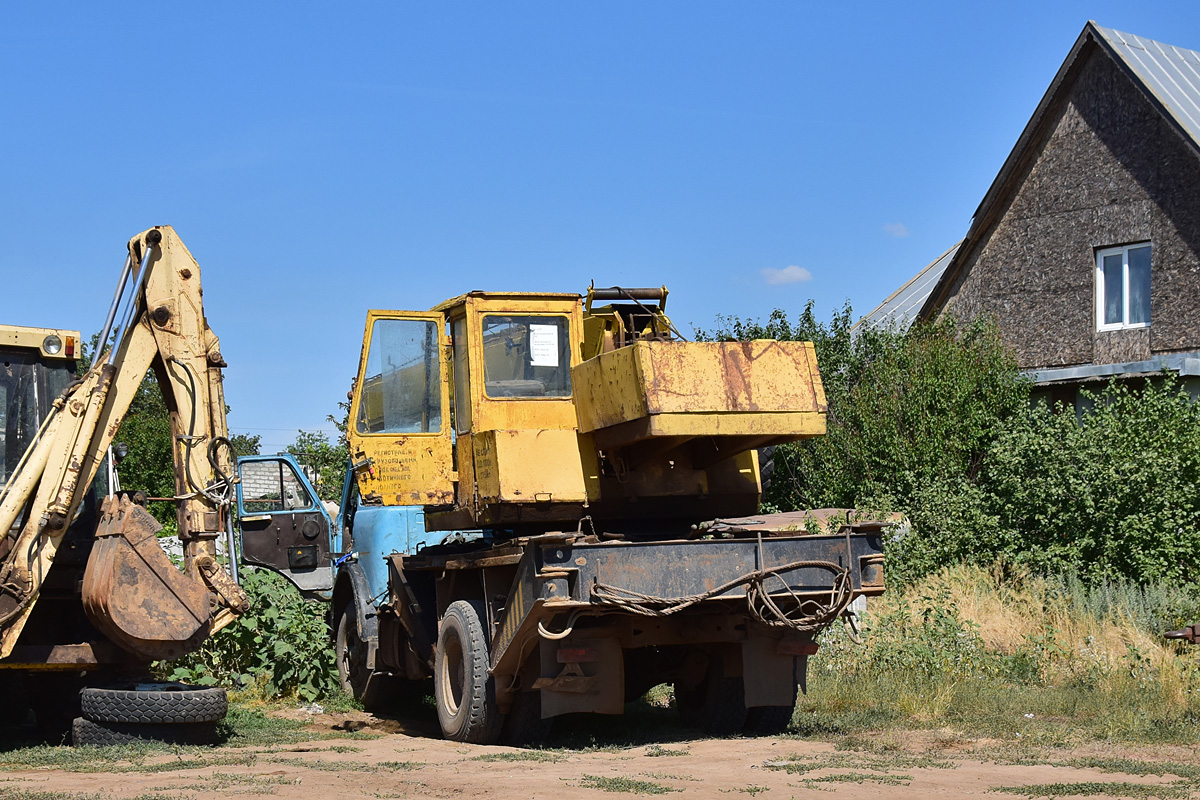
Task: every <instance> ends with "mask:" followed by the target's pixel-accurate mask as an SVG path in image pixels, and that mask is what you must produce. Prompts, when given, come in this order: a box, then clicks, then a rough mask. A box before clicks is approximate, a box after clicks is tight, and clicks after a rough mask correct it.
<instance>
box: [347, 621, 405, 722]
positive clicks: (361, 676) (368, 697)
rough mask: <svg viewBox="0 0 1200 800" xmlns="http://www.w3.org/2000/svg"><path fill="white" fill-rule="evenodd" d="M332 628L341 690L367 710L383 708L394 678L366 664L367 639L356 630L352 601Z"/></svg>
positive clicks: (356, 622)
mask: <svg viewBox="0 0 1200 800" xmlns="http://www.w3.org/2000/svg"><path fill="white" fill-rule="evenodd" d="M334 631H335V634H334V646H335V648H336V654H337V665H338V681H339V682H340V683H341V686H342V691H344V692H345V693H346V694H348V695H350V696H351V697H353V698H354V699H355V700H357V701H358V702H360V703H362V706H363V708H364V709H366V710H367V711H372V712H374V711H382V710H385V709H386V708H387V707H388V706H389V705H390V704H391V701H392V697H393V692H392V689H393V688H394V686H395V679H394V678H392V676H391V675H383V674H380V673H374V672H372V671H371V670H370V669H369V668H368V667H367V643H366V642H364V641H363V640H362V637H360V636H359V634H358V607H357V606H356V605H355V603H354V602H353V601H352V602H350V603H347V604H346V606H345V607H344V608H343V609H342V611H341V613H340V614H338V618H337V627H335V628H334Z"/></svg>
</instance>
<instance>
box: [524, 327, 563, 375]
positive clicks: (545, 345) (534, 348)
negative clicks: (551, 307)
mask: <svg viewBox="0 0 1200 800" xmlns="http://www.w3.org/2000/svg"><path fill="white" fill-rule="evenodd" d="M529 363H530V364H532V365H533V366H535V367H557V366H558V326H557V325H530V326H529Z"/></svg>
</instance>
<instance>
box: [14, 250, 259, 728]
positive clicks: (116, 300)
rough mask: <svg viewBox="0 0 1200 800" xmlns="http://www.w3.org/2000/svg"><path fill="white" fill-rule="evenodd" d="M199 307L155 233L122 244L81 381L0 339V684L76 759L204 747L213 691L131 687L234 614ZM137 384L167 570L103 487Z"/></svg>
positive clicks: (226, 496) (183, 271)
mask: <svg viewBox="0 0 1200 800" xmlns="http://www.w3.org/2000/svg"><path fill="white" fill-rule="evenodd" d="M201 294H202V292H201V284H200V269H199V266H198V265H197V263H196V260H195V259H194V258H193V257H192V255H191V253H190V252H189V251H188V249H187V247H186V246H185V245H184V243H183V242H182V240H180V238H179V236H178V235H177V234H176V233H175V231H174V229H172V228H171V227H170V226H158V227H154V228H150V229H149V230H146V231H144V232H142V233H139V234H138V235H137V236H134V237H133V238H132V239H130V240H129V242H128V246H127V256H126V259H125V263H124V266H123V268H122V270H121V274H120V279H119V281H118V284H117V289H116V292H115V293H114V295H113V299H112V303H111V305H110V307H109V309H108V314H107V317H106V319H105V322H104V325H103V327H102V329H101V333H100V335H99V338H98V342H99V345H98V347H97V351H98V353H97V356H96V358H95V359H94V362H93V363H92V364H91V366H90V368H89V369H88V370H87V371H86V372H85V373H84V374H83V375H81V376H78V377H76V376H75V374H74V373H75V370H74V368H73V367H74V362H75V361H76V360H77V359H78V357H79V355H80V353H79V350H80V344H81V343H80V341H79V334H78V332H75V331H61V330H52V329H31V328H18V327H14V326H0V400H2V401H3V408H0V414H2V416H0V425H2V426H3V438H2V439H0V448H2V449H0V456H2V457H0V461H2V462H3V464H0V469H2V473H0V475H2V477H3V479H4V481H5V483H4V486H3V489H2V490H0V535H2V538H0V681H3V684H0V685H3V687H4V688H5V689H6V690H7V691H6V696H8V697H18V696H22V697H26V698H28V702H29V705H30V706H31V707H32V710H33V712H34V715H35V716H36V720H37V722H38V725H39V728H41V729H42V730H43V731H44V732H48V733H54V734H58V732H59V731H62V730H63V728H64V727H65V726H66V725H69V726H70V729H71V731H72V734H73V737H74V739H75V742H76V743H77V744H112V743H117V742H121V741H129V740H133V739H141V738H163V739H167V740H173V741H179V742H186V741H195V740H203V739H205V738H210V737H211V736H212V735H213V731H214V730H215V726H216V723H217V721H218V720H219V719H220V718H221V717H222V716H223V715H224V713H225V709H226V701H225V693H224V690H223V689H202V688H198V687H187V686H183V685H181V684H161V683H153V682H150V681H149V680H148V679H147V677H146V676H147V675H148V668H149V666H150V664H151V662H153V661H156V660H161V659H174V658H178V657H180V656H182V655H185V654H186V653H188V652H191V651H193V650H195V649H196V648H198V647H199V646H200V644H201V643H202V642H203V641H204V640H205V639H206V638H207V637H208V636H211V635H212V634H213V633H215V632H216V631H218V630H220V629H221V628H222V627H224V626H225V625H227V624H229V623H230V622H232V621H233V620H234V619H235V618H236V617H237V615H238V614H240V613H243V612H244V611H246V610H247V609H248V608H249V602H248V600H247V598H246V595H245V593H244V592H243V591H242V589H241V588H240V587H239V585H238V582H237V571H236V565H234V564H229V565H226V564H224V563H223V562H222V559H221V558H220V557H219V554H218V548H217V545H218V541H219V540H222V539H228V540H231V539H232V536H233V532H232V519H231V516H230V503H231V499H232V498H233V496H234V491H235V489H234V481H233V479H232V478H231V476H232V475H233V467H232V464H233V460H234V457H233V452H232V448H231V445H230V442H229V439H228V436H227V428H226V419H225V398H224V392H223V388H222V372H221V370H222V368H223V367H225V366H226V364H225V361H224V359H223V358H222V356H221V350H220V343H219V340H218V339H217V336H216V335H215V334H214V333H213V331H212V330H211V329H210V328H209V326H208V323H207V320H206V319H205V316H204V308H203V304H202V302H201ZM151 369H152V370H154V373H155V375H156V376H157V378H158V384H159V386H160V387H161V389H162V391H163V395H164V400H165V402H166V405H167V408H168V409H169V411H170V418H171V432H172V437H173V440H174V461H175V500H176V501H177V505H178V512H177V522H178V534H179V538H180V540H181V541H182V543H183V559H182V562H183V563H182V565H179V566H177V565H176V564H175V563H173V562H172V561H171V559H170V558H169V557H168V556H167V555H166V553H165V552H164V550H163V549H162V548H161V547H160V546H159V544H158V537H157V533H158V532H159V530H160V529H161V526H160V525H159V524H158V522H157V521H156V520H155V519H154V517H153V516H151V515H150V513H149V512H148V511H147V510H146V509H145V508H144V507H143V505H140V504H138V503H137V502H135V500H134V499H133V498H131V497H130V496H129V495H120V496H117V495H114V494H112V493H111V492H110V491H109V488H110V486H111V485H112V482H111V481H110V480H107V479H106V471H107V468H108V466H109V462H110V460H111V457H110V456H109V452H110V445H112V444H113V439H114V437H115V435H116V433H117V430H118V428H119V427H120V425H121V422H122V420H123V419H124V418H125V415H126V413H127V412H128V410H129V406H130V402H131V401H132V399H133V397H134V396H135V394H136V392H137V391H138V388H139V386H140V385H141V384H142V381H143V380H144V378H145V377H146V375H147V372H148V371H149V370H151ZM22 689H23V691H22ZM10 709H12V710H11V711H10V713H13V712H14V711H15V710H16V704H13V705H11V706H10ZM22 713H24V712H23V711H22ZM10 721H11V720H10Z"/></svg>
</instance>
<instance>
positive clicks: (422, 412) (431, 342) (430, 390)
mask: <svg viewBox="0 0 1200 800" xmlns="http://www.w3.org/2000/svg"><path fill="white" fill-rule="evenodd" d="M355 425H356V427H357V428H358V432H359V433H439V432H440V431H441V430H442V364H441V358H440V355H439V353H438V325H437V323H436V322H434V321H432V320H416V319H380V320H376V321H375V323H374V325H372V326H371V344H370V349H369V350H368V351H367V368H366V371H365V373H364V376H363V385H362V387H361V394H360V396H359V400H358V415H357V420H356V422H355Z"/></svg>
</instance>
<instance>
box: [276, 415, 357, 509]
mask: <svg viewBox="0 0 1200 800" xmlns="http://www.w3.org/2000/svg"><path fill="white" fill-rule="evenodd" d="M330 419H332V417H330ZM339 439H340V441H339V442H338V443H337V444H331V443H330V442H329V436H328V435H327V434H326V433H325V432H324V431H297V433H296V441H295V442H293V443H292V444H290V445H288V447H287V451H288V452H289V453H291V454H292V455H294V456H295V457H296V460H297V461H299V462H300V463H301V464H303V465H304V466H306V467H308V468H309V469H311V470H312V471H313V472H314V473H315V474H316V480H315V481H314V483H315V484H316V489H317V495H318V496H320V498H321V499H322V500H329V501H330V502H334V503H340V502H341V501H342V482H343V479H344V478H345V476H346V464H347V463H348V462H349V461H350V449H349V447H347V445H346V444H345V436H344V435H343V436H340V437H339Z"/></svg>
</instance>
